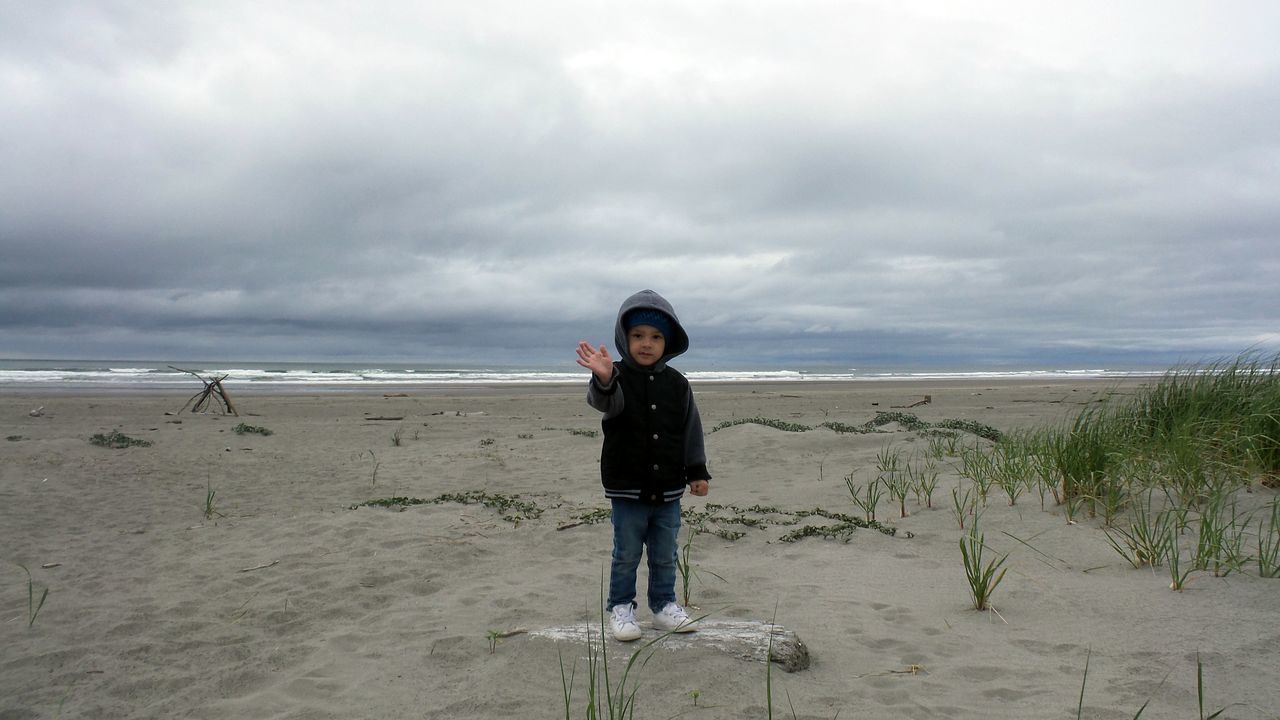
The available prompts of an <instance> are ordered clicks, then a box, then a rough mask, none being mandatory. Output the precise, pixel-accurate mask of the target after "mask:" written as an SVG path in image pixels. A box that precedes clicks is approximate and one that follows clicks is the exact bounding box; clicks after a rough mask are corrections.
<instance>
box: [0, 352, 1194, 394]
mask: <svg viewBox="0 0 1280 720" xmlns="http://www.w3.org/2000/svg"><path fill="white" fill-rule="evenodd" d="M175 367H177V368H182V370H192V371H195V372H197V373H199V374H200V375H201V376H203V377H206V378H207V377H210V376H213V377H221V376H223V375H225V376H226V380H225V382H226V383H228V384H229V385H231V384H234V387H235V388H236V389H237V390H252V391H265V392H297V391H306V392H323V391H337V390H343V391H349V390H359V389H361V388H386V387H413V386H442V385H444V386H468V385H473V386H474V385H515V384H534V385H555V384H561V385H565V384H567V385H572V384H576V383H580V382H585V381H586V379H587V371H586V370H584V369H582V368H580V367H578V366H577V365H576V364H573V363H565V364H563V365H558V366H526V367H519V366H504V365H481V364H475V365H470V364H465V363H458V364H432V363H391V362H354V363H352V362H341V363H339V362H240V361H181V362H180V361H172V362H170V361H150V360H147V361H143V360H30V359H27V360H22V359H16V360H14V359H0V390H61V391H71V390H118V391H129V390H170V389H179V390H180V389H189V388H190V387H191V385H192V383H195V382H198V381H197V380H196V379H195V378H194V377H192V376H191V375H189V374H187V373H185V372H183V371H182V370H176V369H174V368H175ZM679 369H680V371H681V372H682V373H684V375H685V376H687V377H688V378H689V380H690V381H691V382H694V383H723V382H857V381H863V382H867V381H894V380H957V379H959V380H962V379H980V378H990V379H997V378H1010V379H1018V378H1024V379H1052V378H1059V379H1094V378H1122V377H1133V376H1144V377H1145V376H1159V375H1162V374H1164V373H1165V372H1167V371H1168V369H1169V368H1167V367H1160V368H1156V367H1135V366H1124V367H1117V366H1112V367H1107V366H1101V365H1099V366H1095V367H1070V366H1062V367H1057V368H1055V367H1051V366H1042V367H1031V366H1024V367H1019V366H1011V365H1000V366H987V367H983V366H974V365H969V366H958V365H957V366H935V367H929V368H920V367H909V366H905V365H904V366H901V367H892V366H873V367H861V368H858V367H839V366H831V365H825V366H804V365H794V366H791V367H777V366H774V367H760V366H757V367H752V366H750V365H743V366H742V367H738V368H716V367H706V366H698V365H697V364H689V365H685V364H682V365H680V367H679Z"/></svg>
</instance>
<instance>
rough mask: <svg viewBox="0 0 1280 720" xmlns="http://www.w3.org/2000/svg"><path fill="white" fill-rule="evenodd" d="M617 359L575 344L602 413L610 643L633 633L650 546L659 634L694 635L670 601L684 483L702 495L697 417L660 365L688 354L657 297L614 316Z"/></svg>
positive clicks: (591, 399) (680, 384) (688, 397)
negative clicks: (643, 558)
mask: <svg viewBox="0 0 1280 720" xmlns="http://www.w3.org/2000/svg"><path fill="white" fill-rule="evenodd" d="M613 339H614V345H615V346H616V347H617V348H618V355H619V356H620V357H621V360H618V361H617V362H614V360H613V359H612V358H611V357H610V356H609V351H608V350H607V349H606V348H605V346H603V345H601V346H600V347H599V348H593V347H592V346H591V345H590V344H588V343H587V342H586V341H583V342H580V343H578V364H579V365H581V366H582V367H584V368H587V369H589V370H590V371H591V382H590V384H589V386H588V388H587V403H588V404H590V405H591V407H593V408H595V409H597V410H599V411H601V412H602V413H604V417H603V420H602V421H601V424H602V426H603V428H604V448H603V450H602V451H601V453H600V479H601V481H602V482H603V484H604V494H605V497H607V498H609V500H610V502H611V503H612V504H613V565H612V569H611V571H610V574H609V601H608V604H607V605H606V608H607V609H608V610H609V627H610V630H611V632H612V634H613V637H614V638H615V639H617V640H622V641H629V640H636V639H638V638H639V637H640V634H641V633H640V625H639V624H638V623H637V622H636V616H635V607H636V603H635V598H636V568H637V567H639V565H640V554H641V551H642V550H643V549H644V548H648V553H647V554H648V558H649V594H648V601H649V609H650V610H652V611H653V625H654V627H656V628H658V629H659V630H662V631H675V632H690V631H692V630H694V629H695V628H694V627H693V625H692V623H691V621H690V619H689V615H688V613H686V612H685V609H684V608H682V607H680V605H679V604H677V603H676V553H677V547H676V535H677V534H678V533H679V532H680V498H681V496H682V495H684V488H685V485H688V486H689V492H691V493H692V494H694V495H706V494H707V492H708V489H709V486H708V484H707V481H708V480H710V479H711V476H710V475H709V474H707V457H706V450H705V447H704V445H703V441H702V419H701V417H699V415H698V407H697V406H696V405H695V404H694V402H693V391H692V390H690V389H689V381H688V380H686V379H685V377H684V376H683V375H681V374H680V373H679V372H677V371H676V370H675V369H674V368H671V367H668V366H667V361H668V360H670V359H671V358H673V357H675V356H677V355H679V354H681V353H683V352H684V351H686V350H688V349H689V336H688V335H686V334H685V332H684V328H682V327H681V326H680V321H679V320H678V319H677V318H676V313H675V310H673V309H672V308H671V304H670V303H668V302H667V301H666V299H664V298H663V297H662V296H661V295H659V294H658V293H656V292H654V291H652V290H641V291H640V292H638V293H636V294H635V295H632V296H631V297H629V298H627V299H626V300H625V301H623V303H622V307H621V308H620V309H619V310H618V320H617V324H616V325H615V327H614V333H613Z"/></svg>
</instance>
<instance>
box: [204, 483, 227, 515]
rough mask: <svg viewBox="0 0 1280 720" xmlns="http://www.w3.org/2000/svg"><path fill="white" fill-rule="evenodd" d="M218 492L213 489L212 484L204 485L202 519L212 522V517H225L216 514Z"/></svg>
mask: <svg viewBox="0 0 1280 720" xmlns="http://www.w3.org/2000/svg"><path fill="white" fill-rule="evenodd" d="M217 497H218V491H217V490H214V489H213V484H212V483H205V491H204V519H205V520H212V519H213V518H214V517H226V515H223V514H222V513H220V512H218V500H217Z"/></svg>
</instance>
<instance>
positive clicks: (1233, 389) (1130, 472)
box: [957, 354, 1280, 589]
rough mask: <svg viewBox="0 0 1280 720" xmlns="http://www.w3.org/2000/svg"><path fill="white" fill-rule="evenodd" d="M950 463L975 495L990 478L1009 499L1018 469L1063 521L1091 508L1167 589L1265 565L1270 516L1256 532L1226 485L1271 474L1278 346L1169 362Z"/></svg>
mask: <svg viewBox="0 0 1280 720" xmlns="http://www.w3.org/2000/svg"><path fill="white" fill-rule="evenodd" d="M958 470H959V472H960V474H961V475H962V476H963V477H965V478H968V479H970V480H971V481H972V482H973V486H974V488H975V490H976V491H977V492H978V494H979V496H980V497H981V498H982V500H983V502H984V503H985V501H986V497H987V493H988V492H989V490H990V488H991V487H992V486H993V485H998V486H999V487H1000V488H1001V489H1003V490H1004V491H1005V494H1006V495H1007V496H1008V497H1009V500H1010V504H1014V503H1016V499H1017V495H1019V494H1020V493H1021V492H1022V489H1023V488H1022V487H1020V486H1019V485H1018V481H1019V479H1022V480H1023V481H1024V482H1025V483H1026V485H1025V486H1023V487H1032V488H1038V489H1039V491H1040V492H1041V493H1042V495H1041V497H1042V505H1043V502H1044V495H1043V493H1044V492H1045V491H1048V492H1049V493H1051V494H1052V496H1053V498H1054V502H1055V503H1056V504H1058V505H1060V506H1061V507H1062V509H1063V513H1064V515H1065V516H1066V519H1067V521H1068V522H1076V521H1077V520H1078V519H1079V517H1080V515H1081V514H1082V513H1087V515H1088V516H1089V517H1092V518H1099V519H1100V520H1101V521H1102V524H1103V526H1104V528H1105V529H1106V532H1107V537H1108V541H1109V542H1110V544H1111V546H1112V547H1113V548H1114V549H1115V550H1116V551H1117V552H1118V553H1119V554H1120V555H1121V556H1122V557H1124V558H1125V560H1127V561H1128V562H1129V563H1130V564H1131V565H1133V566H1134V567H1145V566H1153V567H1154V566H1156V565H1160V564H1162V563H1164V562H1169V563H1171V565H1172V566H1171V567H1170V574H1171V576H1172V579H1173V583H1172V585H1173V586H1174V589H1181V587H1182V586H1183V585H1184V584H1185V582H1186V579H1187V577H1188V574H1189V573H1190V572H1193V571H1205V572H1212V573H1214V574H1216V575H1219V576H1223V575H1227V574H1230V573H1232V572H1237V571H1240V570H1242V569H1244V568H1246V567H1248V566H1251V565H1253V564H1257V566H1258V568H1259V574H1264V573H1267V574H1269V575H1270V574H1274V573H1275V572H1276V570H1275V564H1276V559H1277V553H1278V552H1280V551H1278V550H1277V546H1280V537H1278V535H1280V528H1277V523H1280V517H1276V518H1273V519H1271V520H1269V521H1268V520H1267V519H1266V518H1264V519H1263V520H1262V521H1261V522H1259V523H1258V524H1257V526H1256V532H1255V531H1254V526H1253V523H1252V518H1253V516H1252V515H1251V514H1250V513H1249V512H1247V511H1243V510H1241V509H1240V508H1239V507H1238V505H1237V501H1236V494H1237V493H1239V492H1241V491H1245V490H1249V489H1250V488H1251V487H1253V486H1254V485H1255V484H1257V485H1261V486H1264V487H1271V488H1274V487H1276V486H1277V484H1280V356H1274V357H1270V358H1264V357H1261V356H1259V355H1256V354H1246V355H1242V356H1240V357H1238V358H1235V359H1233V360H1230V361H1218V362H1212V363H1207V364H1201V365H1189V366H1184V367H1178V368H1174V369H1172V370H1170V371H1169V372H1167V373H1166V374H1165V375H1164V376H1162V377H1161V378H1160V379H1159V380H1158V381H1156V382H1154V383H1152V384H1150V385H1146V386H1143V387H1141V388H1139V390H1138V391H1137V392H1136V393H1134V394H1132V395H1129V396H1111V397H1108V398H1107V399H1104V400H1102V401H1099V402H1096V403H1091V404H1089V405H1088V406H1087V407H1085V408H1084V409H1082V410H1081V411H1080V412H1079V413H1077V414H1075V415H1074V416H1073V417H1070V418H1068V419H1067V420H1066V421H1065V422H1063V423H1061V424H1060V425H1057V426H1052V427H1045V428H1039V429H1037V430H1033V431H1028V432H1020V433H1016V434H1011V435H1008V436H1006V437H1005V439H1004V440H1003V441H1001V442H998V443H995V444H994V445H992V446H990V447H984V446H982V445H979V444H975V445H972V446H969V447H965V448H962V449H961V450H960V465H959V468H958ZM1161 498H1162V499H1161ZM957 502H958V499H957ZM1276 512H1277V511H1275V510H1273V511H1272V514H1273V515H1275V514H1276ZM1187 529H1194V531H1195V542H1194V544H1193V545H1192V546H1191V548H1190V552H1189V555H1188V557H1186V558H1182V557H1181V556H1180V555H1179V554H1178V553H1179V545H1178V543H1177V542H1176V539H1177V537H1179V536H1180V535H1181V534H1182V533H1183V532H1184V531H1185V530H1187ZM1170 538H1173V540H1170ZM1254 550H1256V551H1257V552H1256V554H1255V553H1254ZM1183 560H1185V561H1186V562H1182V561H1183Z"/></svg>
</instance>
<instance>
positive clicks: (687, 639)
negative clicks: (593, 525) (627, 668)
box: [529, 620, 809, 672]
mask: <svg viewBox="0 0 1280 720" xmlns="http://www.w3.org/2000/svg"><path fill="white" fill-rule="evenodd" d="M697 627H698V630H697V632H691V633H672V634H670V635H668V636H667V637H665V638H663V639H662V642H661V645H662V647H664V648H667V649H671V650H686V649H689V648H695V647H711V648H715V649H716V650H719V651H721V652H724V653H728V654H729V655H732V656H734V657H737V658H741V659H743V660H748V661H752V662H761V663H762V662H765V657H766V656H767V657H768V658H769V659H770V660H772V661H773V662H775V663H777V664H778V665H779V666H781V667H782V669H783V670H785V671H787V672H796V671H797V670H806V669H808V667H809V648H808V647H806V646H805V644H804V642H803V641H802V640H801V639H800V638H799V637H798V636H797V635H796V634H795V633H794V632H792V631H791V630H788V629H786V628H784V627H782V626H781V625H775V624H772V623H767V622H759V621H756V620H702V621H700V622H699V623H698V625H697ZM771 632H772V636H773V640H772V642H770V639H769V636H770V634H771ZM644 633H645V636H644V638H642V639H641V640H639V641H637V642H640V643H643V642H645V641H646V640H649V639H653V638H656V637H658V636H659V635H660V634H661V633H659V632H658V631H657V630H654V629H652V628H647V627H646V628H645V629H644ZM529 635H530V637H538V638H546V639H548V640H553V641H556V642H561V641H563V642H570V643H574V644H580V645H582V646H583V649H586V647H587V643H588V642H592V643H598V642H600V623H599V621H598V620H597V621H595V622H594V623H590V624H589V623H579V624H577V625H566V626H562V627H551V628H546V629H545V630H533V631H531V632H530V633H529ZM607 644H608V648H609V649H610V651H611V652H612V651H619V652H624V651H625V652H627V653H631V652H634V651H635V650H636V649H637V647H636V644H634V643H619V642H615V641H614V640H612V639H610V640H608V641H607Z"/></svg>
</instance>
